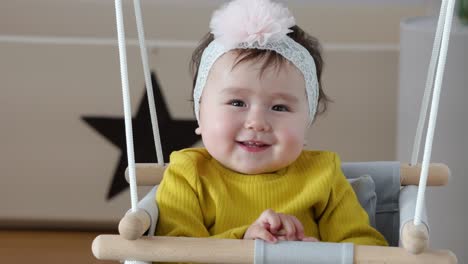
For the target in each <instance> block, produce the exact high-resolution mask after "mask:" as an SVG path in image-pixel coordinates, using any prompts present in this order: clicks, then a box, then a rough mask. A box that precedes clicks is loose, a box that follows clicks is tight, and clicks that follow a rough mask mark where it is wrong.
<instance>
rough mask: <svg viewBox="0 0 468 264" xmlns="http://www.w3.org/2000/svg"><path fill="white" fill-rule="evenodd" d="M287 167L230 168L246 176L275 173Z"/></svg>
mask: <svg viewBox="0 0 468 264" xmlns="http://www.w3.org/2000/svg"><path fill="white" fill-rule="evenodd" d="M284 167H285V166H263V167H262V166H260V167H259V166H255V167H248V166H243V167H240V166H232V167H231V166H229V168H230V169H231V170H234V171H236V172H238V173H242V174H246V175H255V174H266V173H274V172H276V171H279V170H281V169H283V168H284Z"/></svg>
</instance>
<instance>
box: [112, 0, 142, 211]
mask: <svg viewBox="0 0 468 264" xmlns="http://www.w3.org/2000/svg"><path fill="white" fill-rule="evenodd" d="M115 18H116V22H117V36H118V41H119V55H120V56H119V57H120V75H121V79H122V94H123V103H124V114H125V136H126V141H127V158H128V169H129V174H130V198H131V203H132V211H134V212H135V211H136V210H137V203H138V193H137V188H136V177H135V157H134V150H133V128H132V113H131V109H132V107H131V105H130V93H129V84H128V71H127V53H126V47H125V30H124V23H123V13H122V0H115Z"/></svg>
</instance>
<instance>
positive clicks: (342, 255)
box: [254, 239, 354, 264]
mask: <svg viewBox="0 0 468 264" xmlns="http://www.w3.org/2000/svg"><path fill="white" fill-rule="evenodd" d="M353 258H354V245H353V244H352V243H328V242H295V241H280V242H278V243H276V244H271V243H265V241H263V240H261V239H257V240H255V256H254V264H284V263H288V264H306V263H307V264H353Z"/></svg>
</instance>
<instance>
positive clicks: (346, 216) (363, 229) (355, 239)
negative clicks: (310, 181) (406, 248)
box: [318, 154, 388, 246]
mask: <svg viewBox="0 0 468 264" xmlns="http://www.w3.org/2000/svg"><path fill="white" fill-rule="evenodd" d="M332 161H333V166H334V170H333V171H334V172H333V175H331V181H330V184H331V186H330V188H331V191H330V194H329V198H328V203H327V206H326V208H325V210H324V212H323V213H322V215H321V216H320V219H319V222H318V225H319V230H320V236H321V239H322V240H323V241H330V242H350V243H355V244H361V245H379V246H387V245H388V244H387V242H386V241H385V238H384V237H383V236H382V235H381V234H380V233H379V232H378V231H377V230H375V229H374V228H373V227H372V226H371V225H370V224H369V217H368V216H367V213H366V212H365V210H364V209H363V208H362V207H361V205H360V204H359V201H358V199H357V197H356V194H355V193H354V191H353V189H352V187H351V185H350V184H349V183H348V181H347V180H346V178H345V176H344V175H343V172H342V171H341V164H340V159H339V157H338V156H337V155H336V154H334V157H333V158H332Z"/></svg>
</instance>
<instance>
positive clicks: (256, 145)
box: [237, 141, 271, 152]
mask: <svg viewBox="0 0 468 264" xmlns="http://www.w3.org/2000/svg"><path fill="white" fill-rule="evenodd" d="M237 144H239V145H240V146H241V148H243V149H244V150H246V151H248V152H259V151H263V150H265V149H267V148H268V147H270V146H271V145H269V144H265V143H263V142H260V141H237Z"/></svg>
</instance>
